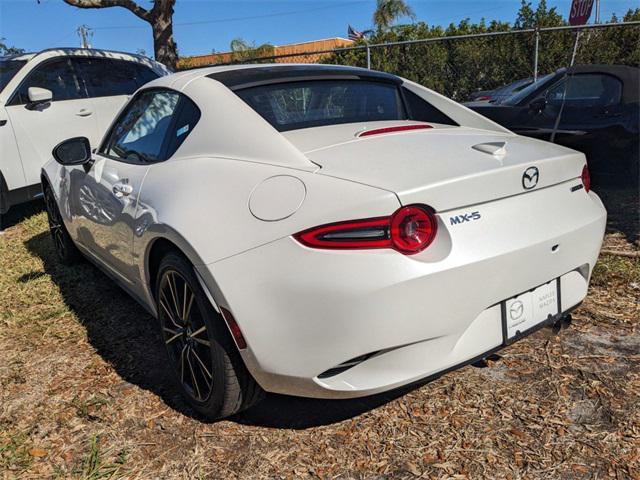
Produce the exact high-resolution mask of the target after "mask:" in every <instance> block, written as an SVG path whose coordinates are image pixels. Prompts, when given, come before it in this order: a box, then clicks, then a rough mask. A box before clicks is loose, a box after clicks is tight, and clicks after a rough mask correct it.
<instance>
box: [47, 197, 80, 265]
mask: <svg viewBox="0 0 640 480" xmlns="http://www.w3.org/2000/svg"><path fill="white" fill-rule="evenodd" d="M44 202H45V207H46V210H47V219H48V221H49V233H50V234H51V239H52V240H53V247H54V249H55V251H56V255H57V257H58V260H59V261H60V262H61V263H63V264H64V265H73V264H74V263H77V262H78V260H80V258H81V257H82V256H81V254H80V251H79V250H78V247H76V245H75V243H73V240H72V239H71V236H70V235H69V231H68V230H67V227H66V226H65V224H64V221H63V220H62V215H61V214H60V209H59V208H58V204H57V202H56V199H55V197H54V195H53V191H52V190H51V187H49V186H45V187H44Z"/></svg>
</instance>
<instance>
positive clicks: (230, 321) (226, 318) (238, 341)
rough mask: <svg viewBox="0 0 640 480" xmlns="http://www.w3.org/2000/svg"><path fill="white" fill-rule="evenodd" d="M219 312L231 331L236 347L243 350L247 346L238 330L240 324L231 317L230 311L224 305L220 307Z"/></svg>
mask: <svg viewBox="0 0 640 480" xmlns="http://www.w3.org/2000/svg"><path fill="white" fill-rule="evenodd" d="M220 313H222V316H223V318H224V321H225V322H227V326H228V327H229V331H230V332H231V335H232V336H233V339H234V340H235V342H236V345H237V346H238V349H239V350H244V349H245V348H247V341H246V340H245V339H244V336H243V335H242V330H240V326H239V325H238V322H236V319H235V318H233V315H231V312H230V311H229V310H227V309H226V308H224V307H220Z"/></svg>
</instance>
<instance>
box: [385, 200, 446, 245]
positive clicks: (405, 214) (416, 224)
mask: <svg viewBox="0 0 640 480" xmlns="http://www.w3.org/2000/svg"><path fill="white" fill-rule="evenodd" d="M437 230H438V222H437V220H436V218H435V215H434V214H433V213H432V212H431V211H428V210H425V209H423V208H421V207H418V206H415V205H411V206H409V207H403V208H401V209H400V210H397V211H396V213H394V214H393V215H392V216H391V242H392V243H393V248H395V249H396V250H398V251H399V252H402V253H406V254H409V255H411V254H414V253H418V252H421V251H422V250H424V249H425V248H427V247H428V246H429V245H431V242H433V239H434V238H435V236H436V232H437Z"/></svg>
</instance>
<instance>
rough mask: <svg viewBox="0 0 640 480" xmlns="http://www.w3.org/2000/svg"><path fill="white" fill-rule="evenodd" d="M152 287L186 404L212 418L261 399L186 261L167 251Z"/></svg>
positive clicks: (219, 319)
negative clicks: (153, 287)
mask: <svg viewBox="0 0 640 480" xmlns="http://www.w3.org/2000/svg"><path fill="white" fill-rule="evenodd" d="M155 285H156V291H155V293H156V306H157V309H158V320H159V324H160V333H161V336H162V339H163V342H164V344H165V350H166V354H167V357H168V360H169V363H170V364H171V365H172V367H173V378H174V380H175V382H176V384H177V386H178V389H179V390H180V391H181V392H182V394H183V396H184V398H185V399H186V400H187V402H188V403H189V405H191V407H193V409H194V410H196V411H197V412H198V413H199V414H200V415H202V416H203V417H205V418H207V419H209V420H215V419H219V418H224V417H228V416H230V415H233V414H235V413H237V412H240V411H241V410H245V409H247V408H249V407H250V406H252V405H254V404H255V403H257V402H258V401H259V400H261V399H262V397H263V396H264V392H263V390H262V389H261V388H260V386H259V385H258V384H257V383H256V381H255V380H254V379H253V377H252V376H251V374H250V373H249V371H248V370H247V368H246V366H245V365H244V362H243V361H242V358H241V357H240V354H239V352H238V349H237V347H236V345H235V343H234V341H233V339H232V337H231V334H230V333H229V330H228V328H227V325H226V323H225V321H224V319H223V318H222V317H221V316H220V314H218V313H217V312H216V311H215V310H214V308H213V307H212V305H211V303H210V302H209V299H208V298H207V296H206V295H205V293H204V291H203V290H202V287H201V286H200V283H199V282H198V279H197V278H196V275H195V272H194V270H193V266H192V265H191V264H190V262H189V261H188V260H187V259H186V258H185V257H184V256H182V255H180V254H178V253H174V252H170V253H168V254H167V255H165V257H164V258H163V259H162V261H161V262H160V266H159V268H158V276H157V280H156V284H155Z"/></svg>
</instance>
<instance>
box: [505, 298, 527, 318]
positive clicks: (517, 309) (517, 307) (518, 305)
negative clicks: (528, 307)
mask: <svg viewBox="0 0 640 480" xmlns="http://www.w3.org/2000/svg"><path fill="white" fill-rule="evenodd" d="M523 313H524V304H523V303H522V302H521V301H520V300H516V301H515V302H513V303H512V304H511V308H509V316H510V317H511V320H517V319H519V318H520V317H521V316H522V314H523Z"/></svg>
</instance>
